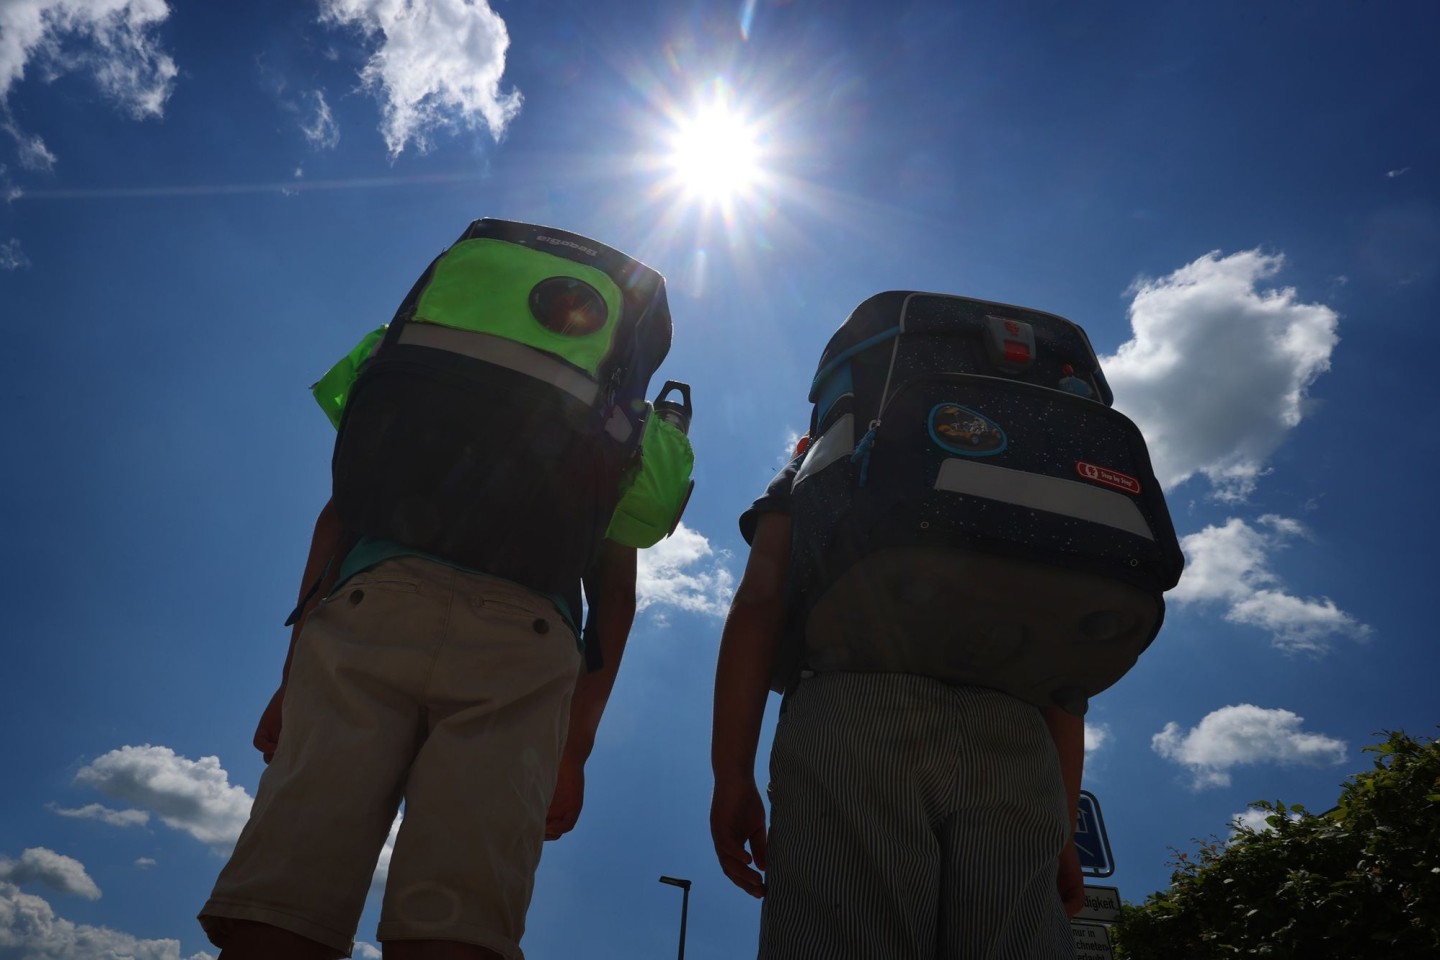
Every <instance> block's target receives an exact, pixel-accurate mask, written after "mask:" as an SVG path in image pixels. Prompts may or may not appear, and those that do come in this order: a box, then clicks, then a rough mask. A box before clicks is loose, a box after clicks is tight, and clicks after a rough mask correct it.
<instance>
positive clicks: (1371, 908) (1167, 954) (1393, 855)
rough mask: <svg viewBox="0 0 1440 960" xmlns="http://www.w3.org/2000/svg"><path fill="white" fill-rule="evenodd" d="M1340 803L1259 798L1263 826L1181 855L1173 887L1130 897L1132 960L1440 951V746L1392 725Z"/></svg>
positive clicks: (1124, 921)
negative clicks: (1310, 805) (1135, 900)
mask: <svg viewBox="0 0 1440 960" xmlns="http://www.w3.org/2000/svg"><path fill="white" fill-rule="evenodd" d="M1365 749H1366V751H1367V752H1369V753H1373V754H1375V755H1376V757H1375V764H1374V769H1373V770H1369V771H1366V772H1364V773H1359V774H1356V775H1354V776H1352V777H1350V778H1349V779H1347V780H1346V781H1345V783H1344V784H1343V788H1342V790H1341V793H1340V799H1339V802H1338V803H1337V805H1336V807H1335V809H1333V810H1331V811H1329V812H1327V813H1324V814H1320V815H1316V814H1312V813H1310V812H1308V811H1307V810H1305V809H1304V808H1303V807H1301V806H1298V805H1296V806H1289V807H1287V806H1286V805H1285V804H1283V803H1278V802H1277V803H1268V802H1264V801H1262V802H1259V803H1256V804H1253V806H1256V807H1259V808H1261V809H1263V810H1265V811H1266V812H1267V813H1268V816H1267V817H1266V818H1265V821H1266V824H1267V826H1266V827H1264V828H1261V829H1258V830H1257V829H1253V828H1250V827H1245V826H1240V827H1238V828H1237V832H1236V833H1235V835H1234V836H1232V837H1231V838H1230V839H1229V840H1219V839H1214V838H1212V839H1211V840H1208V841H1197V847H1198V849H1197V850H1196V851H1195V852H1194V853H1193V854H1186V853H1177V854H1176V858H1175V860H1173V861H1172V865H1173V866H1174V867H1175V871H1174V873H1173V874H1171V877H1170V889H1169V890H1165V891H1161V892H1159V893H1153V894H1151V895H1150V896H1149V897H1148V898H1146V901H1145V903H1144V904H1143V905H1140V906H1133V905H1128V904H1127V905H1126V906H1124V907H1123V908H1122V910H1121V916H1120V920H1119V922H1118V923H1117V924H1116V925H1115V926H1114V927H1113V928H1112V929H1111V931H1110V933H1111V938H1112V940H1113V941H1114V943H1115V955H1116V956H1117V957H1119V958H1124V960H1222V958H1229V957H1236V956H1241V957H1251V956H1259V957H1270V958H1274V960H1292V958H1293V960H1331V958H1337V960H1352V958H1370V957H1374V958H1377V960H1381V958H1383V960H1410V958H1415V960H1421V958H1424V960H1434V958H1440V744H1437V743H1436V741H1435V740H1433V739H1429V738H1424V739H1418V740H1417V739H1415V738H1412V737H1409V736H1406V735H1405V734H1404V733H1389V734H1387V735H1386V737H1385V739H1384V740H1383V741H1382V742H1380V743H1378V744H1376V745H1374V746H1370V747H1366V748H1365Z"/></svg>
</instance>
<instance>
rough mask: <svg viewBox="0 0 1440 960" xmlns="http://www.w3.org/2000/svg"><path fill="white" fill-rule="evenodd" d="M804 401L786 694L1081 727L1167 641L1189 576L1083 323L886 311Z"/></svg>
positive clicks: (781, 681) (1046, 317)
mask: <svg viewBox="0 0 1440 960" xmlns="http://www.w3.org/2000/svg"><path fill="white" fill-rule="evenodd" d="M810 400H811V402H812V403H814V405H815V406H814V411H813V414H812V420H811V430H810V437H811V438H812V440H811V442H810V444H809V447H808V449H807V451H806V454H805V458H804V460H803V462H802V463H801V465H800V467H799V470H798V472H797V474H796V477H795V480H794V484H793V487H792V492H793V498H794V509H793V520H794V541H793V549H792V569H791V586H792V590H793V603H792V609H793V612H794V614H795V623H796V630H795V637H796V639H795V640H794V642H793V643H792V644H791V647H792V649H790V650H789V651H788V652H787V653H788V655H784V654H782V657H781V662H780V663H779V664H778V665H777V672H776V675H775V686H776V688H777V689H783V688H784V687H786V686H788V685H789V684H790V683H792V682H793V681H794V679H795V677H796V676H798V675H799V672H800V671H801V670H802V669H810V670H817V671H830V670H862V671H894V672H906V673H919V674H925V675H929V676H935V677H938V678H940V679H944V680H947V681H950V682H955V683H967V684H975V685H980V686H990V687H995V688H998V689H1001V690H1005V691H1007V692H1009V693H1011V694H1014V695H1015V696H1017V697H1020V698H1022V699H1025V700H1027V701H1029V702H1032V703H1035V704H1038V705H1056V706H1060V707H1063V708H1064V709H1066V710H1068V711H1070V712H1072V713H1076V714H1082V713H1084V711H1085V709H1086V706H1087V704H1088V700H1089V698H1090V697H1092V696H1094V695H1095V694H1097V693H1099V692H1100V691H1102V690H1104V689H1106V688H1107V687H1109V686H1110V685H1111V684H1113V683H1114V682H1115V681H1116V680H1118V679H1119V678H1120V677H1121V676H1122V675H1123V674H1124V673H1125V672H1126V671H1128V670H1129V669H1130V668H1131V667H1132V666H1133V665H1134V664H1135V662H1136V659H1137V658H1138V657H1139V655H1140V654H1141V652H1143V651H1144V650H1145V648H1146V647H1147V646H1149V644H1150V642H1151V641H1152V640H1153V639H1154V638H1155V635H1156V633H1157V632H1158V631H1159V629H1160V624H1161V621H1162V620H1163V618H1164V611H1165V604H1164V600H1163V598H1162V596H1161V595H1162V593H1163V592H1164V591H1166V590H1168V589H1170V588H1171V587H1173V586H1174V585H1175V584H1176V582H1178V580H1179V577H1180V572H1181V569H1182V566H1183V564H1184V557H1183V554H1182V553H1181V551H1180V546H1179V543H1178V541H1177V540H1176V537H1175V530H1174V527H1173V526H1172V525H1171V522H1170V515H1169V512H1168V510H1167V509H1166V506H1165V499H1164V496H1163V495H1162V493H1161V491H1160V485H1159V484H1158V483H1157V482H1156V480H1155V476H1154V473H1153V472H1152V469H1151V466H1150V458H1149V454H1148V452H1147V450H1146V447H1145V441H1144V438H1143V437H1142V436H1141V435H1140V431H1139V429H1138V428H1137V427H1136V426H1135V424H1134V423H1132V422H1131V421H1130V420H1129V419H1128V418H1127V417H1125V416H1124V415H1123V414H1120V413H1118V412H1116V411H1115V410H1113V409H1111V408H1110V404H1111V402H1112V397H1111V393H1110V388H1109V386H1108V385H1107V384H1106V382H1105V377H1104V374H1103V373H1102V372H1101V371H1100V365H1099V362H1098V360H1097V359H1096V356H1095V351H1094V349H1093V348H1092V347H1091V345H1090V342H1089V339H1088V338H1087V337H1086V336H1085V332H1084V331H1083V330H1082V329H1081V328H1080V327H1079V326H1077V325H1076V324H1074V323H1072V322H1070V321H1068V320H1065V319H1063V318H1061V317H1058V316H1055V315H1053V314H1048V313H1042V312H1040V311H1036V310H1029V309H1025V308H1022V307H1014V306H1008V305H1004V304H998V303H989V302H986V301H983V300H973V299H969V298H965V297H956V296H943V295H938V294H928V293H914V292H906V291H892V292H888V293H882V294H878V295H876V296H874V297H871V298H870V299H868V300H866V301H865V302H864V303H862V304H861V305H860V306H859V307H857V308H856V309H855V311H854V312H853V313H852V314H851V315H850V317H849V319H847V320H846V321H845V323H844V324H843V325H842V326H841V327H840V329H839V330H838V331H837V332H836V333H835V335H834V336H833V337H832V338H831V340H830V343H829V344H828V345H827V347H826V348H825V352H824V354H823V355H822V357H821V360H820V366H819V370H818V371H817V373H816V376H815V380H814V383H813V385H812V388H811V392H810ZM802 637H803V639H801V638H802Z"/></svg>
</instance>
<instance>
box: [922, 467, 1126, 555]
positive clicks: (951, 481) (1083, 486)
mask: <svg viewBox="0 0 1440 960" xmlns="http://www.w3.org/2000/svg"><path fill="white" fill-rule="evenodd" d="M935 489H936V490H944V491H946V492H948V493H960V494H966V495H968V496H974V497H984V498H986V499H987V500H999V501H1000V502H1001V503H1013V504H1015V505H1016V506H1019V507H1030V508H1031V509H1033V510H1045V511H1047V512H1049V513H1058V514H1061V515H1062V516H1066V517H1075V518H1076V519H1077V520H1088V521H1090V522H1091V523H1101V524H1104V525H1105V526H1107V527H1114V528H1115V529H1117V530H1124V531H1125V532H1126V533H1133V534H1135V535H1136V536H1138V537H1144V538H1145V539H1146V540H1154V539H1155V534H1153V533H1151V532H1150V525H1149V524H1148V523H1146V522H1145V516H1144V515H1143V514H1142V513H1141V512H1140V508H1139V507H1137V506H1136V505H1135V501H1133V500H1131V499H1130V498H1129V497H1127V496H1125V495H1124V494H1123V493H1115V492H1114V491H1112V490H1101V489H1100V488H1099V487H1092V486H1090V485H1089V484H1087V483H1080V482H1079V481H1078V480H1063V479H1061V478H1059V477H1046V476H1041V475H1040V474H1036V473H1026V472H1025V471H1023V470H1012V469H1010V468H1008V467H997V466H995V465H994V464H991V463H976V462H975V461H973V460H961V459H959V458H955V457H952V458H950V459H947V460H946V461H945V462H944V463H942V464H940V475H939V476H938V477H936V478H935Z"/></svg>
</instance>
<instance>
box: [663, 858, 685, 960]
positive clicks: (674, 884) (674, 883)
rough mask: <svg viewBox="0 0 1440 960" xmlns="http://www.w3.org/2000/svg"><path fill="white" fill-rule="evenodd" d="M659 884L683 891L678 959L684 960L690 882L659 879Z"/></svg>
mask: <svg viewBox="0 0 1440 960" xmlns="http://www.w3.org/2000/svg"><path fill="white" fill-rule="evenodd" d="M660 882H661V883H668V884H670V886H672V887H679V888H680V889H681V890H683V891H685V895H684V897H683V898H682V899H681V900H680V958H679V960H685V916H686V914H688V913H689V912H690V881H689V880H681V879H680V878H679V877H661V878H660Z"/></svg>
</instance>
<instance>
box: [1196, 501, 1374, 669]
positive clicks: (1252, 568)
mask: <svg viewBox="0 0 1440 960" xmlns="http://www.w3.org/2000/svg"><path fill="white" fill-rule="evenodd" d="M1259 523H1260V524H1261V525H1262V526H1263V529H1260V528H1256V527H1253V526H1251V525H1250V524H1248V523H1246V522H1245V521H1244V520H1240V519H1238V518H1236V517H1231V518H1230V519H1228V520H1226V521H1225V525H1224V526H1221V527H1216V526H1209V527H1206V528H1205V529H1203V530H1201V531H1200V532H1199V533H1192V534H1190V535H1188V536H1186V537H1182V538H1181V540H1180V546H1181V548H1182V549H1184V551H1185V561H1186V562H1185V573H1184V575H1183V576H1182V577H1181V578H1180V584H1179V585H1178V586H1177V587H1176V588H1175V589H1174V590H1172V591H1170V593H1169V594H1168V596H1169V598H1170V599H1171V600H1173V601H1176V602H1179V603H1203V602H1219V603H1223V604H1226V605H1227V608H1228V609H1227V610H1226V612H1225V619H1226V620H1229V621H1230V622H1231V623H1238V624H1244V625H1247V626H1253V627H1259V628H1260V629H1262V630H1266V631H1269V633H1270V638H1271V642H1272V643H1273V644H1274V645H1275V646H1277V647H1279V648H1280V649H1282V650H1286V651H1291V652H1307V653H1323V652H1325V651H1326V650H1327V649H1328V647H1329V643H1330V641H1331V639H1332V638H1334V637H1349V638H1351V639H1355V640H1364V639H1366V638H1368V637H1369V636H1370V634H1371V629H1370V627H1369V626H1367V625H1366V624H1363V623H1361V622H1360V621H1358V620H1356V619H1355V618H1354V617H1352V616H1350V615H1349V614H1348V613H1345V612H1344V611H1343V610H1341V609H1340V608H1339V607H1337V606H1335V602H1334V601H1333V600H1331V599H1329V598H1328V597H1322V598H1320V599H1314V598H1309V599H1302V598H1300V597H1296V596H1292V595H1290V594H1288V593H1286V592H1285V591H1284V589H1283V587H1282V586H1281V584H1280V581H1279V578H1278V577H1276V576H1275V574H1274V573H1273V572H1271V570H1270V568H1269V558H1270V554H1271V552H1273V551H1274V550H1277V549H1279V548H1281V547H1282V546H1284V543H1285V541H1286V539H1288V538H1290V537H1295V536H1304V535H1305V528H1304V527H1303V526H1302V525H1301V524H1300V523H1299V521H1296V520H1292V519H1290V518H1288V517H1279V516H1275V515H1273V514H1266V515H1265V516H1262V517H1260V519H1259Z"/></svg>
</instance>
